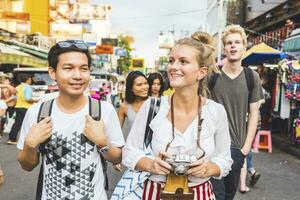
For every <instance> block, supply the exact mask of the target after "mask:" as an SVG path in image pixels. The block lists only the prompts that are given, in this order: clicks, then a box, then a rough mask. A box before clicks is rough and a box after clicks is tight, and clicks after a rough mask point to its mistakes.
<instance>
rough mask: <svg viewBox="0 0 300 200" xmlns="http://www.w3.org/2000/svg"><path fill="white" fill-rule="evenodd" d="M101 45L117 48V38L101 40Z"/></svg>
mask: <svg viewBox="0 0 300 200" xmlns="http://www.w3.org/2000/svg"><path fill="white" fill-rule="evenodd" d="M101 44H102V45H110V46H114V47H117V46H118V39H117V38H102V39H101Z"/></svg>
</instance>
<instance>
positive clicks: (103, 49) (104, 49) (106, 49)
mask: <svg viewBox="0 0 300 200" xmlns="http://www.w3.org/2000/svg"><path fill="white" fill-rule="evenodd" d="M113 53H114V47H113V46H110V45H97V46H96V54H113Z"/></svg>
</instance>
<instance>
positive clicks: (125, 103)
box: [119, 101, 129, 113]
mask: <svg viewBox="0 0 300 200" xmlns="http://www.w3.org/2000/svg"><path fill="white" fill-rule="evenodd" d="M128 106H129V104H128V103H127V102H126V101H124V102H123V103H121V105H120V107H119V111H122V112H124V113H126V112H127V110H128Z"/></svg>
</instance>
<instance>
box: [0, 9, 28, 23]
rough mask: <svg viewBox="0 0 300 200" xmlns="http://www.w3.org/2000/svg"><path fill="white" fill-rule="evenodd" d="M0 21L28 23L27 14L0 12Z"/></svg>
mask: <svg viewBox="0 0 300 200" xmlns="http://www.w3.org/2000/svg"><path fill="white" fill-rule="evenodd" d="M0 19H8V20H23V21H29V13H25V12H9V11H3V12H0Z"/></svg>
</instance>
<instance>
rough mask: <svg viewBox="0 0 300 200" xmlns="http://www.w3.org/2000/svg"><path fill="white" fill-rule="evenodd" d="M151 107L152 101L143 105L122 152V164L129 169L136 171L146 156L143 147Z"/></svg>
mask: <svg viewBox="0 0 300 200" xmlns="http://www.w3.org/2000/svg"><path fill="white" fill-rule="evenodd" d="M149 107H150V99H148V100H147V101H146V102H145V103H144V104H143V105H142V107H141V108H140V110H139V112H138V113H137V115H136V117H135V120H134V122H133V124H132V127H131V130H130V132H129V135H128V137H127V140H126V144H125V147H123V150H122V163H123V164H124V165H125V166H126V167H128V168H129V169H134V168H135V166H136V164H137V162H138V161H139V160H140V159H141V158H142V157H144V156H145V152H144V151H143V145H144V136H145V128H146V123H147V118H148V112H149Z"/></svg>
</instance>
